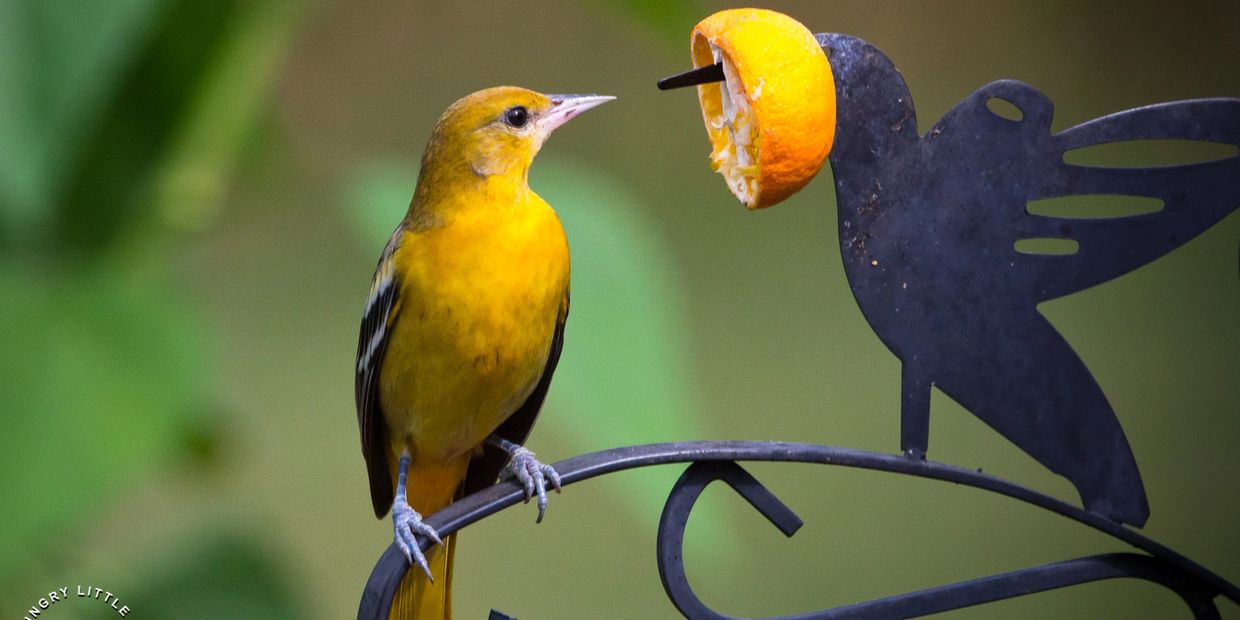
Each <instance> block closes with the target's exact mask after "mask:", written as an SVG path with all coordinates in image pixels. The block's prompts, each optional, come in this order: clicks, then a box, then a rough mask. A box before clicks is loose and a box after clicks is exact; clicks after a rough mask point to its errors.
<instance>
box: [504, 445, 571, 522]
mask: <svg viewBox="0 0 1240 620" xmlns="http://www.w3.org/2000/svg"><path fill="white" fill-rule="evenodd" d="M509 454H511V455H512V460H510V461H508V466H507V467H505V468H504V470H503V471H502V472H501V473H500V480H508V479H511V478H516V479H517V482H518V483H520V484H521V486H522V487H524V488H525V503H527V504H528V503H529V501H530V499H531V498H532V497H534V496H535V495H537V496H538V519H537V520H536V521H535V522H536V523H542V520H543V513H544V512H546V511H547V483H548V482H550V483H551V487H552V488H554V489H555V492H556V493H559V492H560V474H559V473H557V472H556V471H555V468H554V467H552V466H550V465H545V464H543V463H541V462H539V460H538V459H537V458H534V453H533V452H530V451H529V450H527V449H525V448H523V447H521V446H516V447H515V448H514V449H512V450H510V451H509Z"/></svg>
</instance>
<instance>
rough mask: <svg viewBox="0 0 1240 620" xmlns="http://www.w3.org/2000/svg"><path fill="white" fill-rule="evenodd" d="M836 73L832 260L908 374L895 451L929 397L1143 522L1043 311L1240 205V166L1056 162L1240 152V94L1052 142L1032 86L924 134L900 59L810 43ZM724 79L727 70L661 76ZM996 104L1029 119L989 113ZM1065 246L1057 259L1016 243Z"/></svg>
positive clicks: (908, 439)
mask: <svg viewBox="0 0 1240 620" xmlns="http://www.w3.org/2000/svg"><path fill="white" fill-rule="evenodd" d="M817 37H818V41H819V43H820V44H821V45H822V46H823V47H824V48H825V49H826V51H827V56H828V58H829V60H830V64H831V68H832V71H833V73H834V77H835V84H836V101H837V111H836V118H837V121H836V122H837V126H836V137H835V144H834V146H833V147H832V150H831V154H830V157H829V161H830V162H831V167H832V170H833V171H834V176H835V187H836V201H837V204H838V211H839V237H840V253H841V255H842V257H843V260H844V268H845V272H846V274H847V276H848V280H849V283H850V285H851V287H852V291H853V294H854V296H855V297H856V299H857V302H858V304H859V305H860V306H861V310H862V312H863V313H864V315H865V317H866V320H867V321H869V323H870V326H871V327H872V328H873V329H874V331H875V332H876V333H877V334H878V336H879V338H880V339H881V340H882V341H883V342H884V343H885V344H886V345H887V347H888V348H890V349H891V351H892V352H893V353H895V354H896V356H897V357H899V358H900V360H901V361H902V363H903V368H902V381H901V382H902V398H901V448H902V449H903V450H904V452H905V454H907V455H909V456H912V457H917V458H923V457H924V455H925V452H926V448H927V443H928V438H929V417H930V388H931V386H936V387H938V388H939V389H940V390H942V391H943V392H944V393H945V394H947V395H948V396H950V397H951V398H952V399H954V400H955V401H957V402H958V403H960V404H961V405H962V406H963V407H964V408H965V409H967V410H969V411H970V412H971V413H973V414H974V415H976V416H977V417H978V418H980V419H982V420H983V421H984V422H986V423H987V424H988V425H990V426H991V427H992V428H993V429H995V430H996V431H998V432H999V433H1000V434H1002V435H1003V436H1004V437H1006V438H1007V439H1008V440H1009V441H1011V442H1012V443H1014V444H1016V445H1017V446H1018V447H1020V448H1021V449H1022V450H1024V451H1025V452H1026V453H1028V454H1029V455H1030V456H1032V457H1033V458H1035V459H1036V460H1037V461H1038V462H1040V463H1041V464H1042V465H1044V466H1046V467H1047V468H1049V469H1050V470H1051V471H1053V472H1055V473H1057V474H1059V475H1061V476H1064V477H1065V478H1067V479H1068V480H1069V481H1071V482H1072V484H1073V485H1074V486H1075V487H1076V489H1077V491H1078V492H1079V493H1080V495H1081V499H1082V501H1083V503H1084V506H1085V508H1086V509H1087V510H1090V511H1091V512H1095V513H1098V514H1101V515H1104V516H1107V517H1109V518H1111V519H1114V520H1116V521H1120V522H1124V523H1129V524H1133V525H1136V526H1141V525H1143V524H1144V523H1145V521H1146V519H1147V518H1148V517H1149V504H1148V501H1147V499H1146V494H1145V489H1144V486H1143V484H1142V482H1141V475H1140V473H1139V471H1138V469H1137V463H1136V460H1135V458H1134V457H1133V454H1132V450H1131V448H1130V447H1129V445H1128V440H1127V438H1126V437H1125V435H1124V431H1123V429H1122V428H1121V426H1120V424H1119V420H1118V419H1117V418H1116V416H1115V412H1114V411H1113V410H1112V408H1111V406H1110V404H1109V403H1108V402H1107V399H1106V396H1105V395H1104V394H1103V392H1102V389H1101V388H1100V387H1099V386H1098V383H1097V382H1096V381H1095V380H1094V378H1093V376H1092V375H1091V374H1090V372H1089V369H1088V368H1086V366H1085V364H1084V362H1082V361H1081V359H1080V358H1079V357H1078V356H1077V355H1076V353H1075V352H1073V350H1072V348H1071V346H1070V345H1069V344H1068V343H1067V341H1065V340H1064V338H1063V336H1061V335H1060V334H1059V332H1058V331H1056V330H1055V328H1054V327H1053V326H1052V325H1051V324H1050V323H1049V322H1048V321H1047V320H1046V319H1045V318H1044V317H1043V316H1042V315H1041V314H1040V313H1039V312H1038V310H1037V304H1038V303H1040V302H1043V301H1047V300H1050V299H1054V298H1057V297H1062V296H1064V295H1067V294H1070V293H1073V292H1076V291H1080V290H1082V289H1085V288H1088V287H1090V286H1094V285H1096V284H1100V283H1102V282H1105V281H1107V280H1110V279H1112V278H1115V277H1118V276H1120V275H1122V274H1124V273H1127V272H1129V271H1131V270H1133V269H1136V268H1137V267H1140V266H1141V265H1144V264H1146V263H1148V262H1150V261H1153V260H1154V259H1156V258H1158V257H1160V256H1162V255H1164V254H1166V253H1167V252H1170V251H1171V250H1174V249H1175V248H1177V247H1179V246H1180V245H1182V244H1184V243H1185V242H1187V241H1188V240H1190V239H1192V238H1193V237H1195V236H1196V235H1198V234H1200V233H1201V232H1203V231H1204V230H1206V229H1207V228H1209V227H1210V226H1211V225H1213V224H1214V223H1216V222H1218V221H1219V220H1221V219H1222V218H1223V217H1225V216H1226V215H1228V214H1229V213H1231V212H1232V211H1234V210H1235V209H1236V208H1237V206H1240V157H1237V156H1232V157H1227V158H1224V159H1218V160H1214V161H1209V162H1203V163H1196V164H1190V165H1181V166H1170V167H1162V168H1101V167H1090V166H1079V165H1071V164H1067V163H1065V162H1064V153H1065V152H1066V151H1069V150H1072V149H1077V148H1082V147H1086V146H1091V145H1097V144H1103V143H1109V142H1118V141H1126V140H1148V139H1181V140H1198V141H1208V142H1216V143H1223V144H1230V145H1240V99H1201V100H1192V101H1178V102H1172V103H1165V104H1159V105H1152V106H1147V107H1143V108H1138V109H1133V110H1127V111H1124V112H1119V113H1116V114H1112V115H1110V116H1106V117H1103V118H1099V119H1096V120H1093V121H1090V122H1087V123H1084V124H1082V125H1078V126H1076V127H1073V128H1071V129H1068V130H1065V131H1063V132H1061V133H1058V134H1052V133H1051V131H1050V124H1051V115H1052V111H1053V106H1052V104H1051V101H1050V100H1049V99H1048V98H1047V97H1046V96H1045V95H1044V94H1042V93H1041V92H1040V91H1038V90H1037V89H1035V88H1033V87H1032V86H1029V85H1027V84H1024V83H1021V82H1016V81H1011V80H1004V81H998V82H993V83H991V84H988V85H986V86H984V87H982V88H981V89H980V90H978V91H977V92H975V93H973V94H972V95H970V96H969V97H968V98H966V99H965V100H964V101H962V102H960V103H959V104H957V105H956V107H955V108H953V109H952V110H951V111H950V112H948V113H947V115H946V116H944V117H943V118H942V119H941V120H940V121H939V122H938V123H937V124H935V125H934V126H933V127H932V128H931V129H930V131H928V132H927V133H926V134H925V135H922V136H919V135H918V132H917V121H916V116H915V115H914V112H913V101H912V97H911V96H910V94H909V92H908V88H907V86H906V85H905V83H904V79H903V78H902V77H901V76H900V73H899V71H897V70H896V68H895V66H894V65H893V64H892V62H891V61H890V60H889V59H888V58H887V57H886V56H885V55H883V53H882V52H880V51H879V50H878V49H876V48H875V47H873V46H871V45H870V44H868V43H866V42H865V41H863V40H861V39H858V38H856V37H851V36H848V35H841V34H820V35H817ZM721 79H723V75H722V71H720V70H719V69H718V65H715V66H713V67H705V68H703V69H698V70H695V71H691V72H687V73H684V74H680V75H678V76H673V77H672V78H668V80H666V81H664V82H661V83H660V87H663V88H673V87H677V86H688V85H691V84H699V83H705V82H710V81H719V80H721ZM990 99H1000V100H1003V101H1007V102H1008V103H1010V104H1012V105H1014V106H1015V107H1016V108H1017V109H1018V110H1019V111H1020V119H1019V120H1011V119H1009V118H1007V117H1005V116H1000V115H999V114H996V113H995V112H992V111H991V110H990V108H989V107H988V105H987V103H988V101H989V100H990ZM1095 194H1103V195H1124V196H1144V197H1150V198H1156V199H1159V200H1161V201H1162V203H1163V208H1162V209H1161V210H1160V211H1157V212H1153V213H1146V214H1141V215H1132V216H1128V217H1120V218H1109V219H1078V218H1064V217H1048V216H1043V215H1034V214H1031V213H1030V212H1029V210H1028V208H1027V205H1028V203H1029V202H1030V201H1033V200H1038V199H1044V198H1053V197H1061V196H1070V195H1095ZM1023 239H1060V240H1071V241H1075V242H1076V244H1077V248H1078V249H1077V251H1076V252H1074V253H1070V254H1064V255H1044V254H1027V253H1022V252H1019V251H1017V250H1016V242H1017V241H1019V240H1023Z"/></svg>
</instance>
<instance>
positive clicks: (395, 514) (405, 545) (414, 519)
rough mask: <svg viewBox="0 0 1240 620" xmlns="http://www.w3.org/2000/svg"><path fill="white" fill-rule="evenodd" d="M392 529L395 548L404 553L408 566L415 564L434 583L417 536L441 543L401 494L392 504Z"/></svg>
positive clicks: (431, 528)
mask: <svg viewBox="0 0 1240 620" xmlns="http://www.w3.org/2000/svg"><path fill="white" fill-rule="evenodd" d="M392 528H393V529H394V530H395V532H396V546H398V547H400V550H401V551H404V552H405V559H406V560H409V564H410V565H413V564H417V565H418V566H419V567H421V568H422V571H423V572H425V573H426V577H427V578H428V579H430V580H431V582H432V583H434V581H435V577H434V576H432V575H431V569H430V566H428V565H427V564H426V556H425V555H423V554H422V548H421V546H419V545H418V539H417V536H418V535H419V534H421V535H422V536H425V537H427V538H429V539H430V540H433V541H435V544H438V545H442V544H443V541H442V540H440V539H439V534H438V533H436V532H435V528H433V527H431V526H429V525H427V524H426V523H424V522H423V521H422V515H420V514H418V512H417V511H416V510H414V509H413V508H412V507H411V506H409V502H408V501H406V500H405V497H404V495H403V494H401V495H399V496H397V499H396V501H395V502H394V503H393V504H392Z"/></svg>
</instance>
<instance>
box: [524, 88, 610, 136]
mask: <svg viewBox="0 0 1240 620" xmlns="http://www.w3.org/2000/svg"><path fill="white" fill-rule="evenodd" d="M547 97H548V98H549V99H551V110H549V111H548V112H547V113H546V115H544V116H543V117H542V121H541V124H542V128H543V131H544V132H546V133H547V134H550V133H551V132H553V131H555V129H556V127H559V126H560V125H563V124H564V123H567V122H568V121H569V120H570V119H572V118H573V117H574V116H577V115H578V114H581V113H582V112H585V111H586V110H589V109H590V108H593V107H595V106H598V105H602V104H604V103H607V102H608V101H611V100H612V99H615V97H610V96H607V95H547Z"/></svg>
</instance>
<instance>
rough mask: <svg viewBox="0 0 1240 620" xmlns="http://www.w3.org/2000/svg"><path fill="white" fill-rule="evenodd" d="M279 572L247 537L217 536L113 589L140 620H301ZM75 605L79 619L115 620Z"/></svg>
mask: <svg viewBox="0 0 1240 620" xmlns="http://www.w3.org/2000/svg"><path fill="white" fill-rule="evenodd" d="M284 572H285V571H284V570H283V567H281V566H278V565H277V564H276V563H275V562H274V561H273V560H272V559H271V556H270V554H269V553H268V552H267V550H265V549H263V547H262V546H261V545H259V544H257V543H256V542H255V541H254V540H253V539H252V538H251V537H249V536H246V535H240V534H233V533H227V532H222V533H215V534H208V535H207V536H205V537H204V539H203V540H199V541H196V542H195V543H193V544H190V545H188V548H179V549H177V552H176V553H175V554H172V555H169V556H168V557H166V558H163V559H162V560H160V561H157V562H153V563H151V564H150V565H148V566H146V567H145V568H143V569H141V570H140V572H138V573H137V574H136V575H133V576H130V577H129V578H128V579H127V580H126V581H125V582H122V583H120V584H118V585H116V586H114V588H115V592H116V593H117V595H118V596H119V597H120V602H121V603H123V604H126V605H128V606H129V608H130V611H131V613H132V614H133V615H134V616H136V617H139V618H168V619H173V618H175V619H177V620H195V619H198V618H202V619H207V618H235V619H237V620H246V619H249V618H254V619H256V620H258V619H263V620H265V619H267V618H270V619H272V620H278V619H280V618H300V617H304V610H302V609H301V607H302V606H301V605H298V603H297V598H296V597H295V596H294V595H293V592H295V591H296V589H295V588H294V587H293V586H294V584H293V583H292V581H291V579H289V578H288V576H286V575H285V574H284ZM72 592H73V589H72V586H70V593H72ZM70 600H72V599H70ZM75 603H76V604H74V606H73V608H72V609H73V610H74V611H75V612H81V613H82V614H83V616H82V617H85V618H115V617H116V612H115V611H113V610H112V609H111V608H110V607H107V606H105V605H102V604H94V603H93V601H81V602H75Z"/></svg>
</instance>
